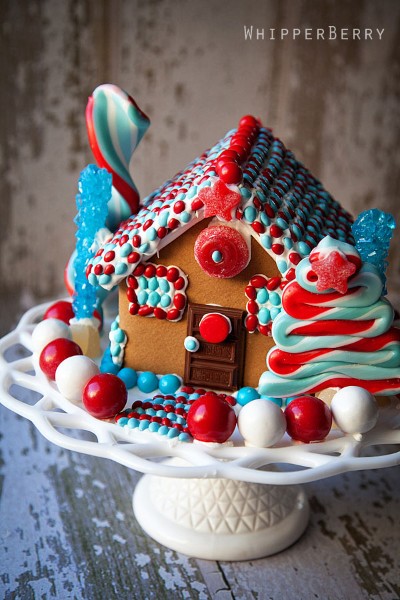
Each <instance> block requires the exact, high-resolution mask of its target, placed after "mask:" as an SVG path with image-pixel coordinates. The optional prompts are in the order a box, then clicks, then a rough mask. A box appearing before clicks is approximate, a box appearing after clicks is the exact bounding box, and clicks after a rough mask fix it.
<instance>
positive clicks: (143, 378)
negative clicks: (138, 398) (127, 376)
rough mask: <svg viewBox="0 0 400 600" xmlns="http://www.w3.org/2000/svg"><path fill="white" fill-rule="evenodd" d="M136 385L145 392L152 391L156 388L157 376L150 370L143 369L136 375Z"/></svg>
mask: <svg viewBox="0 0 400 600" xmlns="http://www.w3.org/2000/svg"><path fill="white" fill-rule="evenodd" d="M137 386H138V388H139V390H140V391H141V392H144V393H145V394H148V393H150V392H154V391H155V390H156V389H157V388H158V377H157V375H156V374H155V373H153V372H152V371H143V373H140V375H139V376H138V379H137Z"/></svg>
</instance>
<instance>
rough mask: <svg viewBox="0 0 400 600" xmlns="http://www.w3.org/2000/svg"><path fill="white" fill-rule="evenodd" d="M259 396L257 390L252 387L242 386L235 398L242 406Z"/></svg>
mask: <svg viewBox="0 0 400 600" xmlns="http://www.w3.org/2000/svg"><path fill="white" fill-rule="evenodd" d="M259 397H260V394H259V393H258V392H257V390H256V389H255V388H252V387H243V388H240V390H239V391H238V393H237V396H236V400H237V402H238V403H239V404H240V405H241V406H244V405H245V404H248V403H249V402H251V401H252V400H256V399H257V398H259Z"/></svg>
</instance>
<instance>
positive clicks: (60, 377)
mask: <svg viewBox="0 0 400 600" xmlns="http://www.w3.org/2000/svg"><path fill="white" fill-rule="evenodd" d="M99 373H100V369H99V367H98V366H97V365H96V363H95V362H94V361H93V360H92V359H91V358H89V357H88V356H82V355H78V356H70V357H69V358H66V359H65V360H63V361H62V363H61V364H60V365H59V366H58V368H57V371H56V384H57V386H58V389H59V391H60V393H61V394H62V395H63V396H64V397H65V398H67V400H70V401H71V402H73V403H74V404H79V403H80V402H82V393H83V388H84V387H85V385H86V384H87V382H88V381H89V379H91V378H92V377H94V376H95V375H98V374H99Z"/></svg>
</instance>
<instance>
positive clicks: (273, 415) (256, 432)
mask: <svg viewBox="0 0 400 600" xmlns="http://www.w3.org/2000/svg"><path fill="white" fill-rule="evenodd" d="M238 427H239V431H240V433H241V434H242V436H243V438H244V440H245V442H246V445H249V446H257V447H258V448H268V447H269V446H273V445H274V444H276V443H277V442H279V440H281V439H282V437H283V434H284V433H285V431H286V418H285V415H284V414H283V412H282V410H281V409H280V408H279V406H278V405H277V404H275V403H274V402H271V401H270V400H262V399H261V398H260V399H258V400H252V401H251V402H249V403H248V404H245V405H244V406H243V408H242V409H241V410H240V413H239V417H238Z"/></svg>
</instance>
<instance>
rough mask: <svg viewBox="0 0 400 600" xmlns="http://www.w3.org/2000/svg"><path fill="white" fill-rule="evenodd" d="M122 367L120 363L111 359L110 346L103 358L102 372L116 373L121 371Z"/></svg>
mask: <svg viewBox="0 0 400 600" xmlns="http://www.w3.org/2000/svg"><path fill="white" fill-rule="evenodd" d="M120 368H121V367H120V365H116V364H115V363H113V361H112V359H111V352H110V348H109V347H108V348H107V350H106V351H105V352H104V354H103V357H102V359H101V363H100V372H101V373H112V374H113V375H116V374H117V373H118V372H119V370H120Z"/></svg>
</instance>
